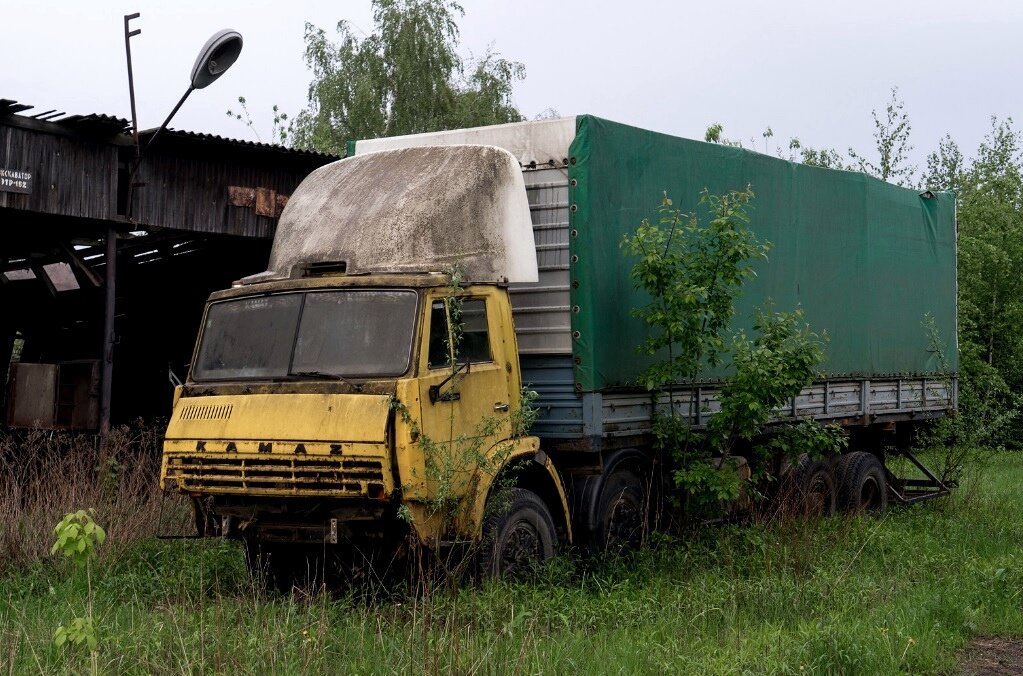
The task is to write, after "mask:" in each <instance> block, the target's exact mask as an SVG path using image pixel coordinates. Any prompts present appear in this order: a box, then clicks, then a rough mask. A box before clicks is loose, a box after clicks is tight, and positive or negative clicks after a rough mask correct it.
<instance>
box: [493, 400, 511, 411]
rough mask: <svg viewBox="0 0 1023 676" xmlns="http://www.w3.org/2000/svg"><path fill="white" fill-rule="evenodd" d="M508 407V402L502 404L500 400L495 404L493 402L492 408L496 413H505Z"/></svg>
mask: <svg viewBox="0 0 1023 676" xmlns="http://www.w3.org/2000/svg"><path fill="white" fill-rule="evenodd" d="M508 408H509V406H508V404H502V403H501V402H497V403H496V404H494V410H495V411H497V412H498V413H507V412H508Z"/></svg>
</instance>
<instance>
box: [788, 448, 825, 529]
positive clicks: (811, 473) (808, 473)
mask: <svg viewBox="0 0 1023 676" xmlns="http://www.w3.org/2000/svg"><path fill="white" fill-rule="evenodd" d="M785 485H786V487H785V489H784V490H783V493H782V500H783V508H787V509H790V510H791V511H792V512H793V513H795V514H799V515H805V516H830V515H832V514H834V513H835V505H836V496H835V479H834V477H833V475H832V473H831V467H830V466H829V465H828V463H826V462H822V461H814V460H811V459H810V458H809V457H807V456H805V455H804V456H802V457H801V458H800V459H799V463H798V464H797V465H796V466H795V467H793V468H792V470H791V471H790V472H789V475H788V477H787V478H786V481H785Z"/></svg>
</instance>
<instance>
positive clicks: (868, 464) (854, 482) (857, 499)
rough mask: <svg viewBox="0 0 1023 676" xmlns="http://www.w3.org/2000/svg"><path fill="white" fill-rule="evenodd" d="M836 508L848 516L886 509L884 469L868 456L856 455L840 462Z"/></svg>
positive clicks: (858, 452)
mask: <svg viewBox="0 0 1023 676" xmlns="http://www.w3.org/2000/svg"><path fill="white" fill-rule="evenodd" d="M835 475H836V476H837V477H838V508H839V509H841V510H842V511H847V512H883V511H884V510H885V509H887V508H888V479H887V477H886V475H885V471H884V465H882V464H881V461H880V460H878V459H877V457H876V456H874V455H873V454H871V453H867V452H865V451H855V452H853V453H848V454H846V455H843V456H842V457H841V458H839V460H838V462H837V463H836V465H835Z"/></svg>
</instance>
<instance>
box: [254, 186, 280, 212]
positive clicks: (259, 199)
mask: <svg viewBox="0 0 1023 676" xmlns="http://www.w3.org/2000/svg"><path fill="white" fill-rule="evenodd" d="M256 215H257V216H271V217H273V216H276V215H277V193H275V192H274V191H273V190H271V189H270V188H256Z"/></svg>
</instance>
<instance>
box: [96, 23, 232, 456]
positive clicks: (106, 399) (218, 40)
mask: <svg viewBox="0 0 1023 676" xmlns="http://www.w3.org/2000/svg"><path fill="white" fill-rule="evenodd" d="M139 16H140V14H139V13H138V12H135V13H134V14H126V15H125V17H124V51H125V54H126V56H127V60H128V95H129V97H130V99H131V134H132V139H133V140H134V143H135V159H134V160H133V161H132V165H131V170H130V171H129V172H128V199H127V208H126V210H125V211H126V213H125V219H126V220H127V221H128V222H129V223H131V222H132V214H131V212H132V202H133V200H132V193H133V192H134V189H135V187H136V185H135V174H136V172H138V169H139V165H141V164H142V158H143V156H144V154H145V151H146V150H148V149H149V148H150V147H151V146H152V145H153V142H154V141H155V140H156V137H157V136H159V135H160V132H161V131H163V130H164V129H166V128H167V125H168V124H170V121H171V118H173V117H174V115H175V114H176V113H177V112H178V110H179V109H180V108H181V105H182V104H183V103H184V102H185V99H187V98H188V97H189V95H190V94H191V93H192V92H193V91H195V90H196V89H204V88H206V87H208V86H209V85H211V84H213V82H215V81H216V80H217V79H218V78H219V77H220V76H221V75H223V74H224V73H225V72H226V71H227V69H228V68H230V67H231V66H232V65H234V62H235V61H237V60H238V55H239V54H241V52H242V36H241V33H239V32H238V31H235V30H230V29H225V30H221V31H218V32H217V33H214V34H213V36H212V37H211V38H210V39H209V40H207V41H206V44H204V45H203V46H202V49H201V50H199V56H197V57H196V59H195V64H194V65H193V66H192V73H191V75H190V77H189V83H188V89H186V90H185V94H184V95H183V96H182V97H181V99H179V100H178V103H177V105H176V106H174V109H173V110H171V112H170V115H168V116H167V119H166V120H164V121H163V124H161V125H160V126H159V128H158V129H157V130H156V132H155V133H154V134H153V135H152V136H151V137H150V138H149V141H148V142H147V143H146V147H145V148H141V147H140V146H139V125H138V115H137V114H136V112H135V75H134V73H133V72H132V67H131V38H133V37H134V36H136V35H138V34H139V33H141V32H142V29H140V28H139V29H135V30H132V29H131V26H130V22H131V21H132V20H133V19H137V18H139ZM106 245H107V247H106V256H105V262H106V302H105V305H104V316H103V336H104V342H103V348H104V349H103V377H102V380H101V384H100V400H99V438H100V447H101V448H102V449H104V450H105V449H106V447H107V442H108V440H109V438H110V400H111V391H112V389H111V385H112V382H113V371H114V344H115V342H116V336H115V335H114V310H115V298H116V293H115V286H116V280H117V275H116V271H117V229H116V228H115V227H114V226H113V225H111V226H109V227H108V228H107V238H106Z"/></svg>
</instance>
